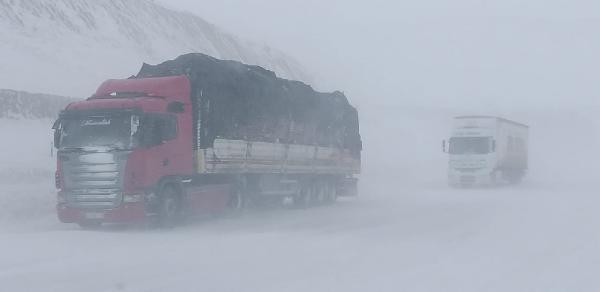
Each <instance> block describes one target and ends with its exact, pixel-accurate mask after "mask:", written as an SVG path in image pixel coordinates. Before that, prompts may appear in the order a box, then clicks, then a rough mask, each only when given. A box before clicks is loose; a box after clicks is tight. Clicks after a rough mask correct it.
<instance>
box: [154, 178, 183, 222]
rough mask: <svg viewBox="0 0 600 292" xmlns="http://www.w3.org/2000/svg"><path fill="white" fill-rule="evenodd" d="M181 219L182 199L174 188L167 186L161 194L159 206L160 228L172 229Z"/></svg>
mask: <svg viewBox="0 0 600 292" xmlns="http://www.w3.org/2000/svg"><path fill="white" fill-rule="evenodd" d="M180 219H181V198H180V196H179V193H178V192H177V190H175V188H174V187H172V186H166V187H164V188H163V190H162V191H161V193H160V203H159V206H158V226H159V227H162V228H172V227H175V226H176V225H177V223H179V221H180Z"/></svg>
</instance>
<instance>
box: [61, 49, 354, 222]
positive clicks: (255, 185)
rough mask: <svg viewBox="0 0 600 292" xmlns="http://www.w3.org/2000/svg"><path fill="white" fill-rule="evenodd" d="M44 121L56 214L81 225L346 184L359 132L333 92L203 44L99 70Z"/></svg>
mask: <svg viewBox="0 0 600 292" xmlns="http://www.w3.org/2000/svg"><path fill="white" fill-rule="evenodd" d="M53 129H54V144H55V147H56V148H57V170H56V187H57V190H58V192H57V213H58V218H59V219H60V221H62V222H65V223H78V224H79V225H81V226H82V227H96V226H99V225H101V224H103V223H133V222H150V223H152V224H156V225H159V226H173V225H176V224H177V223H178V222H180V221H181V219H183V218H186V217H188V216H191V215H194V214H215V213H228V212H233V213H236V212H239V211H240V210H243V209H244V208H247V207H248V206H249V205H254V204H260V203H265V202H275V203H278V202H284V201H285V202H287V204H290V205H293V206H298V207H307V206H313V205H319V204H328V203H333V202H334V201H335V200H336V198H337V197H338V196H353V195H356V194H357V180H358V175H359V173H360V167H361V159H360V153H361V150H362V142H361V138H360V134H359V125H358V113H357V111H356V109H355V108H354V107H353V106H351V105H350V104H349V102H348V100H347V99H346V97H345V96H344V94H342V93H341V92H333V93H321V92H316V91H314V90H313V89H312V88H311V87H310V86H308V85H306V84H304V83H302V82H298V81H292V80H285V79H281V78H278V77H277V76H276V75H275V74H274V73H273V72H271V71H268V70H265V69H263V68H261V67H258V66H250V65H245V64H242V63H240V62H235V61H225V60H219V59H215V58H212V57H209V56H207V55H203V54H187V55H182V56H179V57H178V58H176V59H174V60H169V61H166V62H164V63H161V64H158V65H148V64H144V65H143V66H142V68H141V70H140V71H139V73H138V74H137V75H134V76H132V77H130V78H127V79H113V80H108V81H105V82H104V83H103V84H102V85H100V87H99V88H98V89H97V91H96V92H95V94H93V95H92V96H91V97H89V98H87V99H85V100H82V101H77V102H73V103H71V104H69V105H68V106H67V107H66V109H64V110H63V111H62V112H61V113H60V115H59V118H58V120H57V121H56V122H55V124H54V126H53Z"/></svg>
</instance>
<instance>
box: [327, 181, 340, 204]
mask: <svg viewBox="0 0 600 292" xmlns="http://www.w3.org/2000/svg"><path fill="white" fill-rule="evenodd" d="M326 187H327V196H326V198H325V203H326V204H328V205H331V204H334V203H335V201H337V197H338V195H337V188H336V187H335V185H334V184H332V183H328V184H327V185H326Z"/></svg>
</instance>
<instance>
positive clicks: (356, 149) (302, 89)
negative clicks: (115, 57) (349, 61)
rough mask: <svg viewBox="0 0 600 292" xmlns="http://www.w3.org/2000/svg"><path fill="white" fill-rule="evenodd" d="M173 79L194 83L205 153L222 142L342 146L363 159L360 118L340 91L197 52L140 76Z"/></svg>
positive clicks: (147, 69) (145, 67)
mask: <svg viewBox="0 0 600 292" xmlns="http://www.w3.org/2000/svg"><path fill="white" fill-rule="evenodd" d="M174 75H186V76H187V77H188V78H189V80H190V82H191V86H192V93H191V94H192V103H193V106H194V113H195V120H196V121H198V118H200V123H199V124H200V129H199V130H198V129H197V130H198V131H196V133H197V134H198V135H200V139H199V141H200V142H199V143H200V145H197V146H199V148H201V149H203V148H209V147H212V145H213V142H214V140H215V139H216V138H219V137H220V138H226V139H244V140H249V141H261V142H272V143H293V144H304V145H319V146H327V147H338V148H345V149H349V150H350V151H351V153H352V154H353V156H355V157H359V156H360V151H361V149H362V143H361V139H360V134H359V125H358V113H357V111H356V109H355V108H354V107H353V106H352V105H350V104H349V103H348V100H347V98H346V97H345V96H344V94H343V93H341V92H337V91H336V92H333V93H321V92H316V91H314V90H313V89H312V88H311V87H310V86H308V85H306V84H304V83H302V82H299V81H292V80H286V79H282V78H278V77H277V76H276V75H275V73H273V72H272V71H269V70H266V69H264V68H262V67H259V66H250V65H245V64H242V63H240V62H237V61H225V60H219V59H215V58H213V57H210V56H207V55H204V54H199V53H194V54H186V55H182V56H179V57H178V58H176V59H174V60H170V61H166V62H164V63H161V64H158V65H148V64H144V65H143V66H142V68H141V70H140V72H139V73H138V75H137V76H136V77H137V78H147V77H163V76H174ZM196 124H198V123H196Z"/></svg>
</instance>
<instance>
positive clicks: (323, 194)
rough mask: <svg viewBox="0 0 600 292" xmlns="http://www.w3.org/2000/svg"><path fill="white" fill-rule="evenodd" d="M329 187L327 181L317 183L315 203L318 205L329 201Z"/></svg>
mask: <svg viewBox="0 0 600 292" xmlns="http://www.w3.org/2000/svg"><path fill="white" fill-rule="evenodd" d="M328 191H329V189H328V187H327V184H326V183H318V184H316V185H315V203H316V205H323V204H325V202H326V201H327V196H328V193H327V192H328Z"/></svg>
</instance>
